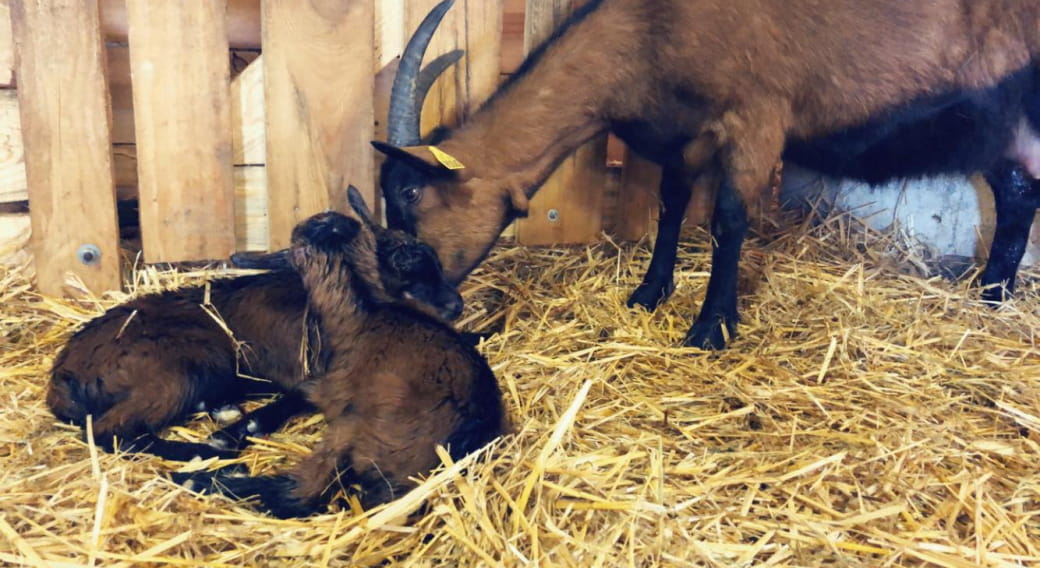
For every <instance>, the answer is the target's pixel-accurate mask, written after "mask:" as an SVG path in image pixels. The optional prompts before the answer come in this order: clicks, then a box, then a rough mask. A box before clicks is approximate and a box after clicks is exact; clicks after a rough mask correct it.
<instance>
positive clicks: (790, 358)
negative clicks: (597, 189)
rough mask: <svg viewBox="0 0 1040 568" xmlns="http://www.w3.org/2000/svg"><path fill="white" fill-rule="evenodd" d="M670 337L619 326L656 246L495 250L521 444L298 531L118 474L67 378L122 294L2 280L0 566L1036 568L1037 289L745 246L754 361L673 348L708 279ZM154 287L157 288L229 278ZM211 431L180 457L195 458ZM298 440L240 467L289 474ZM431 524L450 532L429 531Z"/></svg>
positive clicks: (497, 308)
mask: <svg viewBox="0 0 1040 568" xmlns="http://www.w3.org/2000/svg"><path fill="white" fill-rule="evenodd" d="M684 242H685V243H690V245H689V247H690V248H688V249H686V250H683V251H682V253H681V255H680V269H679V271H678V276H677V284H678V289H677V292H676V294H675V295H674V296H673V298H672V299H671V300H670V301H669V302H668V303H667V304H665V305H664V306H663V307H662V308H661V309H659V310H658V313H655V314H648V313H644V312H641V311H630V310H628V309H626V308H624V300H625V297H626V294H627V293H628V292H629V291H630V290H631V289H632V288H633V286H634V285H635V284H636V283H637V282H638V278H639V276H640V274H641V272H640V271H641V270H642V269H643V267H644V266H645V265H646V262H647V260H648V255H649V250H648V247H647V246H646V245H645V244H641V245H622V246H615V245H614V244H612V243H610V242H605V243H603V244H598V245H594V246H590V247H578V248H570V249H524V248H519V247H512V246H503V247H499V248H498V249H497V251H496V252H495V253H494V254H493V255H492V257H491V259H490V260H489V261H488V262H487V263H486V265H485V266H484V267H483V268H482V269H481V270H480V271H479V272H477V273H475V274H474V275H473V276H472V277H471V278H470V280H469V281H468V283H467V286H466V288H465V290H464V293H465V296H466V299H467V302H468V305H469V306H468V308H467V314H466V315H465V316H464V318H463V322H462V324H463V326H464V327H466V328H469V329H499V330H500V333H499V334H498V335H496V336H495V337H494V338H493V339H492V340H491V341H489V342H487V343H486V344H485V345H484V346H483V348H482V349H483V351H484V352H485V353H486V354H487V356H488V358H489V360H490V361H491V363H492V365H493V367H494V369H495V371H496V373H497V374H498V376H499V378H500V381H501V384H502V388H503V392H504V394H505V397H506V400H507V404H508V406H509V408H510V413H511V415H512V416H513V417H514V419H515V425H516V432H515V433H514V434H512V435H510V436H509V437H507V438H505V439H503V440H501V441H500V442H498V443H497V444H496V445H494V446H493V447H491V448H489V449H488V450H487V451H486V452H485V454H484V457H485V459H484V461H482V462H473V460H471V459H467V460H466V461H464V462H460V463H457V464H448V465H447V466H446V467H445V469H443V470H440V471H438V472H436V473H435V474H434V475H433V476H432V478H431V479H429V480H428V481H427V482H426V483H425V484H423V485H422V486H421V487H420V489H418V490H417V491H415V492H413V493H412V494H409V495H408V496H407V497H405V498H404V499H403V500H401V501H398V502H396V503H394V504H392V505H390V506H388V507H384V508H380V509H376V510H374V511H369V512H367V513H365V514H358V512H357V511H352V510H350V509H347V510H343V511H332V512H330V513H328V514H324V515H320V516H316V517H313V518H310V519H305V520H292V521H279V520H274V519H271V518H268V517H265V516H263V515H258V514H255V513H253V512H252V511H251V510H250V509H249V508H247V507H245V506H242V505H239V504H236V503H234V502H232V501H230V500H228V499H225V498H222V497H199V496H196V495H194V494H192V493H189V492H188V491H185V490H183V489H181V488H179V487H177V486H175V485H173V484H172V483H170V482H169V481H167V480H166V479H165V478H164V475H163V474H164V472H167V471H170V470H171V469H174V468H194V467H206V466H207V465H209V464H200V463H193V464H178V463H164V462H162V461H160V460H158V459H155V458H151V457H126V456H124V457H120V456H112V455H107V454H104V453H99V452H98V451H96V449H95V448H93V447H90V446H88V445H87V444H86V443H84V442H83V441H81V437H80V436H79V435H78V432H76V431H75V430H74V429H72V428H70V427H66V426H62V425H59V424H57V423H56V422H55V421H54V420H53V418H52V417H51V416H50V415H49V414H48V412H47V410H46V408H45V406H44V402H43V388H44V385H45V376H46V371H47V369H48V368H49V364H50V362H51V360H52V358H53V356H54V355H55V354H56V352H57V350H58V348H59V347H60V345H61V343H62V341H63V340H64V339H65V338H66V337H67V336H68V335H69V333H70V332H71V331H72V330H73V329H74V328H75V327H76V326H77V325H78V324H80V323H82V322H84V321H86V320H87V319H89V318H90V317H92V316H93V315H95V314H97V313H98V312H99V311H100V310H101V309H103V308H104V307H105V306H108V305H110V304H111V303H112V302H114V301H119V300H123V299H125V296H124V295H120V296H113V297H110V298H104V299H100V300H91V301H85V302H78V303H77V302H70V301H58V300H51V299H43V298H40V297H38V296H36V295H35V294H33V293H32V292H31V290H30V287H29V285H28V283H27V282H26V281H25V279H24V277H23V276H21V275H20V274H19V273H16V272H14V273H12V272H8V273H0V274H2V280H3V281H2V282H0V290H2V291H0V343H3V344H5V346H4V348H3V350H2V353H0V398H2V402H0V404H2V409H3V411H2V413H0V564H10V565H18V564H22V565H33V566H43V565H53V566H74V565H75V566H80V565H99V566H100V565H104V566H146V565H166V564H170V565H206V566H222V565H235V566H238V565H251V566H267V565H271V566H325V565H373V564H379V563H381V562H387V563H400V564H402V565H415V566H433V565H441V566H455V565H459V566H477V565H479V566H494V565H507V566H520V565H541V566H581V567H594V566H658V565H661V566H683V565H690V564H697V565H706V566H735V565H778V566H790V565H798V566H817V565H845V566H884V565H936V566H975V565H983V566H1019V565H1021V566H1025V565H1031V564H1036V563H1040V351H1038V347H1037V343H1038V338H1037V333H1038V330H1040V284H1038V280H1037V278H1036V276H1037V275H1036V274H1035V273H1034V274H1032V275H1031V277H1030V278H1027V279H1026V281H1025V282H1024V283H1023V284H1021V292H1020V295H1019V297H1018V298H1017V299H1016V300H1015V301H1014V302H1012V303H1011V304H1010V305H1008V306H1006V307H1004V308H1001V309H1000V310H997V311H994V310H991V309H989V308H987V307H985V306H983V305H981V304H980V303H979V302H978V301H977V300H976V297H977V293H976V292H975V291H974V290H973V289H972V288H971V287H970V286H969V284H968V283H966V282H963V281H962V282H949V281H945V280H941V279H939V278H927V277H924V276H921V275H920V274H919V273H918V270H917V269H916V268H915V267H916V266H918V265H922V262H921V259H915V258H913V257H911V256H908V255H907V253H906V252H905V249H904V247H902V246H900V242H899V239H896V238H894V237H893V236H891V235H889V236H885V235H877V234H871V233H868V232H866V231H864V230H863V229H862V228H860V227H858V226H856V225H854V224H852V223H849V222H847V221H846V220H844V219H842V218H832V219H830V220H828V221H827V222H825V223H823V224H821V225H817V226H809V225H806V226H802V227H798V228H793V229H790V230H786V231H782V232H776V233H775V234H770V235H768V236H767V237H762V238H758V239H755V240H753V241H752V242H751V243H749V244H748V246H747V249H746V255H745V259H746V260H745V263H744V265H743V280H742V284H741V288H742V292H743V296H742V300H741V310H742V314H743V317H744V321H743V324H742V326H741V328H740V335H739V337H737V338H736V339H735V341H733V342H732V347H731V349H729V350H727V351H724V352H721V353H713V354H708V353H703V352H697V351H691V350H686V349H680V348H676V347H675V346H676V345H677V343H678V342H679V341H680V339H681V338H682V336H683V333H684V332H685V330H686V328H687V327H688V325H689V318H690V317H692V316H693V315H694V314H695V313H696V308H697V306H698V305H699V302H700V299H701V298H702V296H703V292H704V287H705V284H706V280H707V272H706V271H707V269H708V262H709V255H708V254H707V253H706V252H703V251H701V250H698V249H696V248H694V247H693V246H692V244H693V243H705V242H707V241H706V235H704V234H703V233H702V232H697V233H695V234H692V235H689V238H687V239H686V240H685V241H684ZM220 272H221V271H220V270H212V271H208V272H207V271H201V272H183V271H182V272H160V271H156V270H154V269H142V270H138V271H136V272H135V273H134V277H133V279H134V281H133V283H132V286H131V289H135V290H139V291H142V292H143V291H149V290H154V289H156V288H157V287H160V286H170V285H180V284H182V283H186V282H193V281H197V280H198V278H201V277H205V276H209V275H213V274H216V273H220ZM212 428H213V425H212V424H210V423H209V422H208V420H207V419H204V418H200V419H199V420H197V421H195V422H193V423H191V424H189V425H188V426H187V427H183V428H175V429H173V430H172V432H171V436H173V437H178V438H183V439H192V440H194V439H198V438H200V437H202V436H204V435H205V434H206V433H207V432H208V431H210V429H212ZM321 430H322V423H321V419H320V417H307V418H303V419H299V420H297V421H295V422H293V423H292V425H291V426H290V427H289V428H288V429H287V430H286V431H285V432H282V433H280V434H278V435H275V436H273V437H271V438H269V439H266V440H264V441H262V443H260V444H259V445H258V446H257V447H256V448H254V449H253V450H251V451H249V452H248V453H247V454H246V456H245V457H244V458H243V460H244V461H245V462H246V463H248V464H249V465H250V466H251V467H252V468H253V470H254V471H256V472H268V471H272V470H276V469H281V468H285V467H287V466H289V465H291V464H292V463H293V462H295V461H296V460H298V459H299V458H300V456H301V455H303V454H304V453H305V452H307V451H308V448H310V447H312V446H313V444H314V443H315V441H316V440H317V439H318V438H319V437H320V434H321ZM424 500H425V501H426V502H427V503H428V505H429V510H428V513H427V514H426V515H425V516H423V517H421V518H420V519H418V520H413V521H411V522H409V521H408V518H407V517H408V514H409V513H410V512H412V511H413V510H414V509H415V508H416V506H417V505H418V504H419V503H421V502H423V501H424Z"/></svg>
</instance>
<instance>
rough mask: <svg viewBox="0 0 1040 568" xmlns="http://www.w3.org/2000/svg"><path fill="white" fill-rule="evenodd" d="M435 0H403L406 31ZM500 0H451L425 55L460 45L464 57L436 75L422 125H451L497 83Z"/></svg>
mask: <svg viewBox="0 0 1040 568" xmlns="http://www.w3.org/2000/svg"><path fill="white" fill-rule="evenodd" d="M439 3H440V0H406V1H405V4H404V8H405V13H404V24H405V37H406V38H407V37H411V35H412V33H413V32H414V31H415V29H416V28H418V27H419V23H420V22H422V20H423V18H425V17H426V15H427V14H428V13H429V12H430V10H431V9H432V8H433V7H434V6H436V5H437V4H439ZM502 8H503V0H456V2H455V5H454V6H453V7H452V8H451V10H450V11H449V12H448V13H447V15H445V17H444V20H443V21H442V22H441V25H440V27H439V28H438V29H437V33H436V34H435V35H434V37H433V40H432V41H431V42H430V47H429V49H428V50H427V52H426V61H431V60H433V59H434V58H436V57H437V56H440V55H443V54H445V53H447V52H449V51H453V50H456V49H462V50H464V51H465V52H466V55H465V57H463V59H462V60H460V61H459V62H458V63H457V64H455V65H454V66H452V68H451V69H448V70H447V71H446V72H445V73H444V75H442V76H441V79H440V80H439V81H437V83H436V84H435V85H434V87H433V88H432V89H430V93H429V95H428V96H427V97H426V102H425V104H424V106H423V114H422V130H423V133H424V134H426V133H428V132H429V131H431V130H433V129H434V128H436V127H437V126H441V125H446V126H455V125H457V124H459V122H461V121H463V120H465V118H466V117H467V116H469V114H470V113H472V112H473V111H474V110H476V109H477V108H478V107H479V106H480V104H481V103H483V102H484V101H485V100H487V97H488V96H490V95H491V94H492V93H493V92H494V91H495V89H496V88H497V87H498V82H499V75H500V73H501V57H500V53H501V44H502Z"/></svg>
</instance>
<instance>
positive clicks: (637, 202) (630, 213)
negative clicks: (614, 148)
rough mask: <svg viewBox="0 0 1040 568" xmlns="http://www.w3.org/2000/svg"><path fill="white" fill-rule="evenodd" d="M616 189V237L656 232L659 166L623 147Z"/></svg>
mask: <svg viewBox="0 0 1040 568" xmlns="http://www.w3.org/2000/svg"><path fill="white" fill-rule="evenodd" d="M624 164H625V165H624V170H623V171H622V176H621V188H620V191H619V193H618V204H617V224H616V227H615V231H614V232H615V233H616V234H617V237H618V238H619V239H622V240H627V241H638V240H639V239H642V238H643V237H645V236H647V235H649V234H655V233H656V232H657V219H658V218H659V216H660V210H661V207H660V197H659V196H660V192H661V189H660V186H661V166H658V165H657V164H655V163H653V162H651V161H649V160H645V159H643V158H641V157H639V156H637V155H636V154H635V153H634V152H632V151H626V153H625V158H624Z"/></svg>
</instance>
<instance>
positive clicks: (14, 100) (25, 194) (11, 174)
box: [0, 90, 29, 203]
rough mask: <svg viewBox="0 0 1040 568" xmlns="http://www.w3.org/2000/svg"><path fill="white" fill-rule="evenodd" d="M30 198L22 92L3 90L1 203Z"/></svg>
mask: <svg viewBox="0 0 1040 568" xmlns="http://www.w3.org/2000/svg"><path fill="white" fill-rule="evenodd" d="M28 198H29V185H28V182H27V181H26V179H25V152H24V150H23V148H22V119H21V118H20V117H19V116H18V93H16V92H14V91H11V90H0V203H7V202H9V201H22V200H25V199H28Z"/></svg>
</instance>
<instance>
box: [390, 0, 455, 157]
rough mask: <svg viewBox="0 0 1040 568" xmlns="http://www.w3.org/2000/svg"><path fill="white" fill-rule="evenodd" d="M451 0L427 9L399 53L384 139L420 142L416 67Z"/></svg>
mask: <svg viewBox="0 0 1040 568" xmlns="http://www.w3.org/2000/svg"><path fill="white" fill-rule="evenodd" d="M454 3H455V0H444V1H443V2H441V3H440V4H437V6H435V7H434V8H433V10H430V13H429V14H427V15H426V18H425V19H424V20H423V21H422V23H421V24H419V29H417V30H415V34H414V35H412V37H411V39H409V40H408V45H406V46H405V48H404V53H402V54H401V63H400V65H399V66H398V68H397V76H396V77H394V85H393V88H391V90H390V116H389V118H388V120H387V130H388V135H387V138H388V140H387V141H388V142H390V143H391V144H393V145H394V146H415V145H417V144H420V143H421V142H422V134H421V132H420V124H419V119H420V113H419V112H418V110H417V109H420V108H421V105H422V100H421V99H418V98H417V95H418V89H417V88H416V87H417V83H418V80H419V69H420V68H421V67H422V59H423V56H424V55H426V48H427V47H429V45H430V40H431V39H432V38H433V34H434V32H435V31H437V26H438V25H440V23H441V20H442V19H443V18H444V14H446V13H447V12H448V9H449V8H451V6H452V4H454ZM431 84H432V83H431ZM427 88H428V87H427Z"/></svg>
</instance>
